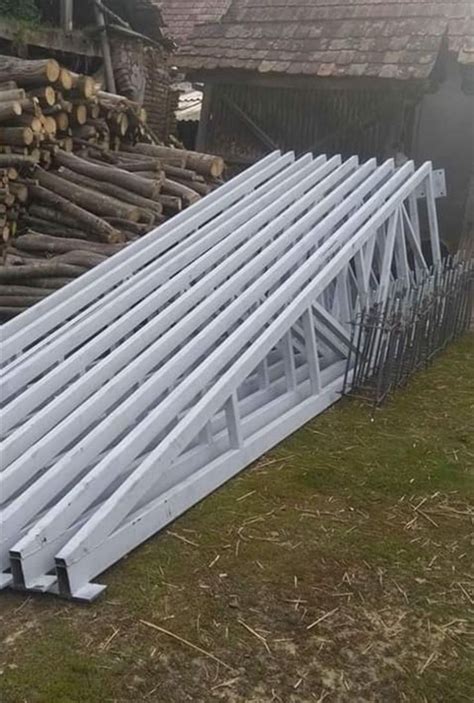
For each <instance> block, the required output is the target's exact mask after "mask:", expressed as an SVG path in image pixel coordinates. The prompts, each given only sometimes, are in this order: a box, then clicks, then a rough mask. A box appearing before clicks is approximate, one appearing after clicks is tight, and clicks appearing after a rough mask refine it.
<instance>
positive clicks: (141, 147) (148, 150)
mask: <svg viewBox="0 0 474 703" xmlns="http://www.w3.org/2000/svg"><path fill="white" fill-rule="evenodd" d="M164 148H166V147H159V146H156V145H155V144H140V143H139V144H135V145H134V146H132V145H130V144H122V146H121V151H124V152H128V153H130V154H135V155H137V154H142V155H143V156H151V157H154V158H157V159H161V158H163V151H162V149H164ZM170 152H171V153H170ZM165 155H166V162H167V163H169V164H171V165H173V166H177V167H179V168H185V167H186V156H185V154H184V153H181V151H178V150H177V149H168V151H166V152H165Z"/></svg>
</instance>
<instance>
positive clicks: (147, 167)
mask: <svg viewBox="0 0 474 703" xmlns="http://www.w3.org/2000/svg"><path fill="white" fill-rule="evenodd" d="M117 165H118V167H119V168H122V169H123V170H124V171H131V172H132V173H136V172H137V171H152V172H153V173H161V170H162V167H161V161H158V159H143V160H140V161H129V160H128V159H121V160H120V161H119V163H118V164H117Z"/></svg>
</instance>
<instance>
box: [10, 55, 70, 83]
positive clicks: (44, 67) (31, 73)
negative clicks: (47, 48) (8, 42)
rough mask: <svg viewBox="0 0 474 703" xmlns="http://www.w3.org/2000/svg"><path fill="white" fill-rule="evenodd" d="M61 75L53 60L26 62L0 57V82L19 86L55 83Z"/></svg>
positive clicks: (56, 63) (14, 58) (57, 65)
mask: <svg viewBox="0 0 474 703" xmlns="http://www.w3.org/2000/svg"><path fill="white" fill-rule="evenodd" d="M60 73H61V69H60V67H59V64H58V62H57V61H55V60H54V59H39V60H36V61H28V60H25V59H18V58H16V57H13V56H0V81H7V80H10V81H15V83H17V84H18V85H19V86H29V85H42V84H45V83H55V82H56V81H57V80H58V78H59V76H60Z"/></svg>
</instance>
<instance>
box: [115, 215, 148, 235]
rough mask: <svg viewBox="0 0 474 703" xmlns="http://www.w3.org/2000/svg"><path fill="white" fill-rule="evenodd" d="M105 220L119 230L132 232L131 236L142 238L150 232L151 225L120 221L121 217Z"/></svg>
mask: <svg viewBox="0 0 474 703" xmlns="http://www.w3.org/2000/svg"><path fill="white" fill-rule="evenodd" d="M158 217H161V216H158ZM105 219H106V220H107V222H109V223H110V224H111V225H113V226H114V227H117V229H120V230H125V231H126V232H130V234H136V235H137V236H139V237H142V236H143V235H144V234H146V233H147V232H149V231H150V227H149V225H143V224H140V223H139V222H130V220H122V219H120V217H106V218H105Z"/></svg>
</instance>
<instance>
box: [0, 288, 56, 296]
mask: <svg viewBox="0 0 474 703" xmlns="http://www.w3.org/2000/svg"><path fill="white" fill-rule="evenodd" d="M50 293H54V289H52V288H50V289H48V288H40V287H39V286H38V287H35V286H15V285H12V286H9V285H0V296H5V295H36V296H42V297H43V298H44V297H46V296H47V295H49V294H50Z"/></svg>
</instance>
